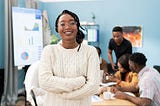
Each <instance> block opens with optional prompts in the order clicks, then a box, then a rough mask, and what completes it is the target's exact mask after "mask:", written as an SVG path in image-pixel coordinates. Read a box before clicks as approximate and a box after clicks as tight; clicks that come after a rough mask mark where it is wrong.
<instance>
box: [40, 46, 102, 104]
mask: <svg viewBox="0 0 160 106" xmlns="http://www.w3.org/2000/svg"><path fill="white" fill-rule="evenodd" d="M78 48H79V46H78V47H76V48H74V49H65V48H63V47H62V46H61V45H60V44H57V45H48V46H46V47H45V48H44V50H43V53H42V57H41V60H40V66H39V84H40V87H41V88H42V89H44V90H46V91H47V95H46V97H45V99H44V106H91V96H92V95H93V94H95V93H96V92H97V90H98V87H99V83H100V66H99V57H98V54H97V51H96V49H95V48H94V47H93V46H89V45H84V44H81V47H80V49H79V51H77V50H78ZM83 76H86V78H85V77H83ZM86 79H87V80H86Z"/></svg>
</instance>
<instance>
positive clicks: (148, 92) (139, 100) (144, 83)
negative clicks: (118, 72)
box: [115, 53, 160, 106]
mask: <svg viewBox="0 0 160 106" xmlns="http://www.w3.org/2000/svg"><path fill="white" fill-rule="evenodd" d="M146 61H147V59H146V57H145V56H144V54H142V53H133V54H132V55H131V57H130V58H129V65H130V69H131V70H132V71H134V72H136V73H138V78H139V82H138V87H132V88H130V89H128V90H127V91H136V90H138V88H139V94H140V97H133V96H130V95H127V94H125V93H123V92H121V91H116V90H115V97H116V98H119V99H126V100H129V101H131V102H133V103H134V104H136V105H138V106H160V99H159V97H160V74H159V73H158V71H157V70H155V69H153V68H149V67H147V66H146Z"/></svg>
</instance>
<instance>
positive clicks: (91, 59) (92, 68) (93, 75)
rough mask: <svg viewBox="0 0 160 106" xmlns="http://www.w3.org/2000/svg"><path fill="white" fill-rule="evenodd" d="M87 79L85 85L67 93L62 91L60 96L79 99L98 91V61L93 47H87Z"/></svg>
mask: <svg viewBox="0 0 160 106" xmlns="http://www.w3.org/2000/svg"><path fill="white" fill-rule="evenodd" d="M89 50H90V51H89V55H88V69H87V76H86V77H87V81H86V83H85V85H84V86H83V87H81V88H79V89H77V90H74V91H72V92H69V93H63V94H61V95H60V96H61V97H62V98H65V99H80V98H83V97H85V96H91V95H93V94H95V93H96V92H97V91H98V88H99V84H100V62H99V57H98V53H97V51H96V49H95V48H93V47H91V48H90V49H89Z"/></svg>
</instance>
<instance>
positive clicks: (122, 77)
mask: <svg viewBox="0 0 160 106" xmlns="http://www.w3.org/2000/svg"><path fill="white" fill-rule="evenodd" d="M129 56H130V54H124V55H122V56H121V57H120V58H119V59H118V71H117V72H116V73H115V74H114V76H111V75H110V76H108V81H111V82H117V85H116V87H117V88H120V87H126V88H130V87H132V86H137V84H138V74H137V73H134V72H132V71H131V70H130V68H129V64H128V61H129ZM106 89H107V88H106V87H103V89H102V92H104V91H106Z"/></svg>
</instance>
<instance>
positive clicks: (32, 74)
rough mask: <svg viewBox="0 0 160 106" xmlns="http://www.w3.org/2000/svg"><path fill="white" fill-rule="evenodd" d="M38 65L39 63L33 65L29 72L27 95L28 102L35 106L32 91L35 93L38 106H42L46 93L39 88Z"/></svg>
mask: <svg viewBox="0 0 160 106" xmlns="http://www.w3.org/2000/svg"><path fill="white" fill-rule="evenodd" d="M38 65H39V61H37V62H36V63H33V64H32V65H31V66H30V67H29V68H28V70H27V73H26V76H25V80H24V84H25V89H26V94H27V100H28V101H29V102H30V103H31V104H32V105H33V106H34V101H33V98H32V96H31V90H33V91H34V93H35V96H36V100H37V104H38V106H42V102H43V97H44V95H45V91H44V90H43V89H41V88H39V82H38Z"/></svg>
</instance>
